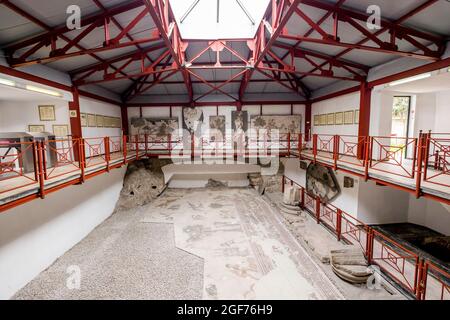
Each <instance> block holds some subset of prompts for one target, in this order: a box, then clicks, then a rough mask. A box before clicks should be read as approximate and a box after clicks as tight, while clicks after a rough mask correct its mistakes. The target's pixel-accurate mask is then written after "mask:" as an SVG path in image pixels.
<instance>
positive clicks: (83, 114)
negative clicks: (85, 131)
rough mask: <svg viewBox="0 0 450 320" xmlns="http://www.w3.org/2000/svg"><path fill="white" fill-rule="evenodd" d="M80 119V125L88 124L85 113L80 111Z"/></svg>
mask: <svg viewBox="0 0 450 320" xmlns="http://www.w3.org/2000/svg"><path fill="white" fill-rule="evenodd" d="M80 121H81V126H82V127H87V126H88V120H87V114H86V113H80Z"/></svg>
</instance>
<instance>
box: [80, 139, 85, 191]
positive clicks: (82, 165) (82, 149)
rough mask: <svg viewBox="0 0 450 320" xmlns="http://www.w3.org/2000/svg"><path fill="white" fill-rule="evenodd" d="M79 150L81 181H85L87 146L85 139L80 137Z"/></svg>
mask: <svg viewBox="0 0 450 320" xmlns="http://www.w3.org/2000/svg"><path fill="white" fill-rule="evenodd" d="M78 150H79V151H78V152H79V154H80V157H79V160H78V163H79V166H80V171H81V177H80V182H81V183H84V181H85V177H84V169H85V167H86V163H85V159H86V155H85V146H84V139H83V138H80V139H78Z"/></svg>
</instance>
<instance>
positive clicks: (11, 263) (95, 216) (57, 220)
mask: <svg viewBox="0 0 450 320" xmlns="http://www.w3.org/2000/svg"><path fill="white" fill-rule="evenodd" d="M124 174H125V168H122V169H117V170H113V171H112V172H111V173H109V174H104V175H100V176H97V177H95V178H92V179H90V180H88V181H87V182H86V183H85V184H83V185H81V186H71V187H68V188H65V189H62V190H60V191H58V192H56V193H53V194H50V195H48V196H47V197H46V199H44V200H34V201H32V202H29V203H27V204H24V205H22V206H20V207H17V208H14V209H11V210H9V211H7V212H4V213H3V214H1V215H0V299H8V298H10V297H11V296H12V295H14V294H15V293H16V292H17V291H18V290H19V289H21V288H22V287H23V286H25V285H26V284H27V283H28V282H29V281H31V280H32V279H34V278H35V277H36V276H37V275H38V274H39V273H40V272H42V271H43V270H45V269H46V268H48V267H49V266H50V265H51V264H52V263H54V262H55V260H56V259H58V258H59V257H60V256H62V255H63V254H64V253H65V252H66V251H67V250H69V249H70V248H72V247H73V246H74V245H75V244H77V243H78V242H79V241H81V240H82V239H83V238H84V237H86V236H87V235H88V234H89V233H90V232H91V231H92V230H93V229H94V228H95V227H96V226H98V225H99V224H100V223H101V222H103V221H104V220H105V219H106V218H107V217H109V216H110V215H111V213H112V212H113V210H114V207H115V203H116V201H117V200H118V197H119V193H120V190H121V189H122V184H123V176H124Z"/></svg>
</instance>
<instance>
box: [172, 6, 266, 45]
mask: <svg viewBox="0 0 450 320" xmlns="http://www.w3.org/2000/svg"><path fill="white" fill-rule="evenodd" d="M269 2H270V0H170V4H171V6H172V10H173V13H174V15H175V17H176V19H177V23H178V26H179V28H180V32H181V37H182V38H183V39H201V40H205V39H206V40H214V39H251V38H254V37H255V34H256V31H257V29H258V27H259V24H260V22H261V20H262V18H263V16H264V13H265V11H266V9H267V7H268V5H269Z"/></svg>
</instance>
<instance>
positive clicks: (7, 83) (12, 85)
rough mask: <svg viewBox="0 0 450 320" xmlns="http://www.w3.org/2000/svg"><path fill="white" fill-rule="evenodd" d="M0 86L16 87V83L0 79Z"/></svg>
mask: <svg viewBox="0 0 450 320" xmlns="http://www.w3.org/2000/svg"><path fill="white" fill-rule="evenodd" d="M0 84H3V85H5V86H10V87H15V86H16V83H15V82H14V81H12V80H8V79H3V78H0Z"/></svg>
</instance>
